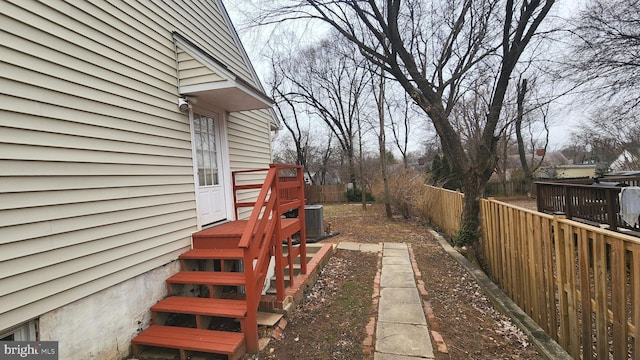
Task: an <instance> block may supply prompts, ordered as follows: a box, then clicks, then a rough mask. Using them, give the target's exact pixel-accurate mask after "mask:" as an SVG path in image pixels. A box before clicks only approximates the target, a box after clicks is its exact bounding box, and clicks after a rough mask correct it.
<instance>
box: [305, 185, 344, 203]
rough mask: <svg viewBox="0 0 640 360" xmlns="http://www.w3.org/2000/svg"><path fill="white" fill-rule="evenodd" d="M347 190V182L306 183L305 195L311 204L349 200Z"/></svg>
mask: <svg viewBox="0 0 640 360" xmlns="http://www.w3.org/2000/svg"><path fill="white" fill-rule="evenodd" d="M346 191H347V185H346V184H335V185H306V186H305V188H304V193H305V197H306V198H307V203H309V204H327V203H339V202H347V196H346V195H345V192H346Z"/></svg>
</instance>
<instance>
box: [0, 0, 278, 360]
mask: <svg viewBox="0 0 640 360" xmlns="http://www.w3.org/2000/svg"><path fill="white" fill-rule="evenodd" d="M0 14H1V15H0V22H1V23H2V34H3V36H2V40H0V41H1V42H2V56H0V75H1V76H0V96H1V101H0V299H1V300H0V340H36V339H37V340H57V341H59V346H60V350H59V352H60V353H59V356H60V359H89V358H91V359H121V358H123V357H125V356H127V354H128V352H129V343H130V341H131V339H132V337H133V336H134V335H135V334H136V333H137V332H138V331H139V329H140V328H142V327H143V326H144V324H148V323H149V316H150V315H149V306H150V305H151V304H153V303H155V302H156V301H158V300H159V299H160V298H162V297H163V296H164V294H166V288H165V283H164V279H166V278H167V276H169V275H171V274H173V273H175V272H176V271H177V270H178V264H177V263H178V262H177V261H175V260H176V259H177V256H178V255H179V254H180V253H182V252H184V251H185V250H186V249H188V248H189V247H190V244H191V234H192V233H193V232H195V231H197V230H199V229H201V228H203V227H206V226H207V225H208V224H212V223H218V222H224V221H227V220H233V219H234V218H235V217H236V216H235V214H234V211H233V199H232V192H231V188H230V186H231V172H232V171H234V170H239V169H243V170H245V169H256V168H264V167H267V164H269V163H270V161H271V149H270V144H271V141H270V137H271V129H274V128H275V127H277V126H278V124H277V120H276V118H275V117H274V116H273V115H272V112H271V111H270V110H269V108H270V106H271V104H272V101H271V99H269V98H268V97H267V96H266V95H265V94H264V92H263V90H262V88H261V85H260V83H259V82H258V79H257V76H256V74H255V72H254V69H253V68H252V66H251V64H250V62H249V60H248V58H247V55H246V54H245V52H244V50H243V47H242V45H241V44H240V41H239V39H238V36H237V34H236V33H235V31H234V29H233V26H232V24H231V22H230V19H229V16H228V15H227V12H226V11H225V9H224V6H223V4H222V1H221V0H192V1H184V2H182V1H176V2H174V1H160V0H148V1H140V2H136V1H119V0H114V1H109V2H107V1H97V2H89V1H70V2H64V1H47V2H36V1H16V2H7V1H1V2H0ZM179 105H181V106H179ZM247 211H249V210H247ZM243 216H246V214H245V215H243V213H241V214H240V217H243Z"/></svg>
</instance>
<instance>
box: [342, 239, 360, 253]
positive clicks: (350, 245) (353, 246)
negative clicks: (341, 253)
mask: <svg viewBox="0 0 640 360" xmlns="http://www.w3.org/2000/svg"><path fill="white" fill-rule="evenodd" d="M338 249H340V250H355V251H359V250H360V244H359V243H356V242H350V241H345V242H341V243H339V244H338Z"/></svg>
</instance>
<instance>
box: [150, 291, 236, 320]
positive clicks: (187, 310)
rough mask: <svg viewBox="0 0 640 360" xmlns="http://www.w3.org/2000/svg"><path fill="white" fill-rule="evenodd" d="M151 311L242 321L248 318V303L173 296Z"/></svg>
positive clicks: (161, 301) (154, 306) (159, 303)
mask: <svg viewBox="0 0 640 360" xmlns="http://www.w3.org/2000/svg"><path fill="white" fill-rule="evenodd" d="M151 311H155V312H165V313H175V314H192V315H206V316H219V317H228V318H237V319H241V318H244V317H246V316H247V302H246V301H244V300H230V299H209V298H197V297H186V296H171V297H168V298H166V299H163V300H160V301H159V302H158V303H156V304H155V305H153V306H152V307H151Z"/></svg>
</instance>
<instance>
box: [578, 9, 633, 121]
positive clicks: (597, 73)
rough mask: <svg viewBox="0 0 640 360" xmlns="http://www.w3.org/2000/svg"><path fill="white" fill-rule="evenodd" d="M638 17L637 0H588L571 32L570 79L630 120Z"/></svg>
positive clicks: (604, 104) (619, 115)
mask: <svg viewBox="0 0 640 360" xmlns="http://www.w3.org/2000/svg"><path fill="white" fill-rule="evenodd" d="M638 14H640V2H638V1H637V0H591V1H590V2H588V3H587V7H586V8H585V9H584V10H583V11H582V12H581V13H580V14H579V15H578V16H577V17H576V18H577V20H576V23H575V27H574V29H573V30H572V33H573V35H574V36H573V38H572V42H571V43H572V44H574V45H573V53H572V54H571V56H569V57H568V59H570V60H572V61H570V62H569V65H570V70H573V73H572V75H573V80H574V81H576V82H578V83H585V84H586V85H588V86H589V87H590V88H591V89H592V90H595V91H596V92H595V93H592V96H598V95H599V96H601V97H602V98H601V99H597V100H604V101H606V103H603V106H612V105H613V106H615V107H617V111H616V113H617V114H618V117H628V118H631V117H632V116H633V114H634V113H635V114H637V111H638V109H639V106H640V97H638V95H637V86H638V83H639V82H640V56H639V54H640V20H639V17H638ZM590 99H591V100H594V98H590Z"/></svg>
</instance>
